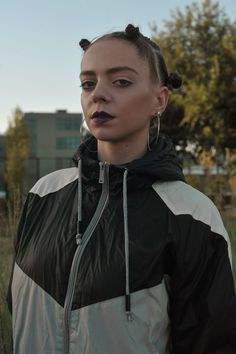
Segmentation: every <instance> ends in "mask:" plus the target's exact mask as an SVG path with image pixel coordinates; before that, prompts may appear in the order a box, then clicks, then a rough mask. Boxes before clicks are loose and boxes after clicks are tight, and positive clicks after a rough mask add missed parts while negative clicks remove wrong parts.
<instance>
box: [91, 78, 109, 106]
mask: <svg viewBox="0 0 236 354" xmlns="http://www.w3.org/2000/svg"><path fill="white" fill-rule="evenodd" d="M92 100H93V101H94V102H109V101H110V94H109V91H108V88H107V87H106V85H105V83H102V82H97V84H96V86H95V88H94V90H93V93H92Z"/></svg>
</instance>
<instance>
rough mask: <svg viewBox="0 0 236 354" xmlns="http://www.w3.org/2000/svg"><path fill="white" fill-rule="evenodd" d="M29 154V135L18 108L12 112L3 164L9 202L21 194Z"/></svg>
mask: <svg viewBox="0 0 236 354" xmlns="http://www.w3.org/2000/svg"><path fill="white" fill-rule="evenodd" d="M28 153H29V134H28V131H27V127H26V125H25V124H24V121H23V119H22V112H21V110H20V108H19V107H17V108H16V109H15V111H14V112H13V115H12V118H11V121H10V124H9V127H8V130H7V157H6V164H5V182H6V186H7V192H8V198H9V201H10V202H12V203H14V200H15V199H16V197H18V196H19V195H20V194H21V191H22V186H23V180H24V174H25V161H26V159H27V157H28Z"/></svg>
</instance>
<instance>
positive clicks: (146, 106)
mask: <svg viewBox="0 0 236 354" xmlns="http://www.w3.org/2000/svg"><path fill="white" fill-rule="evenodd" d="M80 78H81V85H82V94H81V104H82V108H83V112H84V116H85V120H86V123H87V125H88V127H89V130H90V131H91V133H92V134H93V135H94V136H95V137H96V138H97V139H98V140H101V141H109V142H113V143H114V142H122V141H123V142H125V141H131V140H132V141H133V142H135V141H136V142H137V143H139V142H140V141H141V140H140V139H145V141H146V139H147V134H148V129H149V125H150V121H151V117H152V116H153V115H154V114H155V113H156V112H157V111H158V110H162V109H163V108H165V107H162V106H163V102H162V101H163V100H162V95H163V92H162V91H163V88H162V87H159V85H154V84H153V83H152V82H151V80H150V69H149V64H148V62H147V60H145V59H142V58H140V56H139V55H138V52H137V49H136V48H135V46H134V45H133V44H132V43H129V42H126V41H124V40H120V39H104V40H98V41H97V42H96V43H94V44H93V45H92V46H91V47H90V48H88V49H87V51H86V52H85V54H84V57H83V60H82V63H81V74H80ZM164 89H166V88H164ZM166 95H167V94H166V93H165V96H166ZM166 103H167V102H165V104H166Z"/></svg>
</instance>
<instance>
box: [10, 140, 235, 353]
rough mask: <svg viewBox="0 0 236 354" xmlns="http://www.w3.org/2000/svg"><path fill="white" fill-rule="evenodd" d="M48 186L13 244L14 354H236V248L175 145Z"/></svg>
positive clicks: (77, 172)
mask: <svg viewBox="0 0 236 354" xmlns="http://www.w3.org/2000/svg"><path fill="white" fill-rule="evenodd" d="M95 151H96V141H95V139H94V138H90V139H89V140H87V141H86V142H85V143H84V144H82V145H81V146H80V149H79V151H78V153H77V154H76V156H75V164H76V166H75V167H73V168H68V169H64V170H60V171H56V172H53V173H51V174H49V175H47V176H46V177H43V178H42V179H40V180H39V181H38V182H37V183H36V185H35V186H34V187H33V188H32V189H31V191H30V192H29V195H28V197H27V200H26V203H25V206H24V210H23V214H22V218H21V221H20V225H19V229H18V234H17V238H16V242H15V259H14V267H13V272H12V279H11V282H10V291H9V298H8V301H9V307H10V308H11V307H12V314H13V317H12V319H13V340H14V353H16V354H46V353H55V354H62V353H63V354H69V353H70V354H151V353H152V354H170V353H172V354H213V353H214V354H235V353H236V301H235V292H234V285H233V278H232V270H231V265H230V262H231V259H230V257H231V256H230V254H231V253H230V243H229V239H228V236H227V233H226V231H225V228H224V226H223V223H222V221H221V217H220V215H219V213H218V211H217V209H216V208H215V206H214V205H213V204H212V202H211V201H210V200H209V199H208V198H207V197H206V196H204V195H203V194H201V193H200V192H198V191H197V190H195V189H194V188H192V187H190V186H189V185H188V184H186V183H185V181H184V177H183V175H182V172H181V168H180V167H179V165H178V162H177V159H176V155H175V152H174V150H173V147H172V144H171V143H170V141H169V140H168V139H166V138H160V139H159V141H158V144H157V145H155V146H153V148H152V151H150V152H148V153H147V154H146V155H145V156H144V157H143V158H142V159H139V160H135V161H133V162H131V163H129V164H126V165H123V166H112V165H109V164H107V163H105V162H99V161H98V160H97V154H96V152H95Z"/></svg>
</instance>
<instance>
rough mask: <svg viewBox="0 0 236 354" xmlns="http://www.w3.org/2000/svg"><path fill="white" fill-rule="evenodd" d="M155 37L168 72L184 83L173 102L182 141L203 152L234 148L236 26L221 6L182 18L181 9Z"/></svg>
mask: <svg viewBox="0 0 236 354" xmlns="http://www.w3.org/2000/svg"><path fill="white" fill-rule="evenodd" d="M152 31H153V39H154V40H155V41H156V42H157V43H158V44H159V45H160V47H161V49H162V53H163V55H164V57H165V59H166V62H167V66H168V68H169V70H170V71H177V72H179V73H180V74H181V75H182V77H183V79H184V85H183V89H182V91H181V92H180V93H179V94H177V93H176V94H173V95H172V97H171V100H172V106H173V107H174V108H175V109H174V110H176V112H177V117H176V124H175V125H174V126H175V127H176V125H177V124H179V129H181V130H182V134H183V135H182V140H185V141H186V140H188V141H194V142H197V143H198V144H199V145H201V146H205V145H207V146H215V147H225V146H229V147H230V146H232V145H234V146H235V145H236V124H235V118H234V117H235V115H236V81H235V77H236V65H235V64H236V24H235V23H231V22H230V20H229V19H228V18H227V17H226V15H225V13H224V12H223V10H221V9H220V8H219V4H218V3H217V2H213V1H212V0H204V1H203V2H201V3H198V2H194V3H192V4H191V5H190V6H187V7H186V8H185V11H184V12H181V11H180V10H178V9H177V10H176V11H174V12H172V16H171V20H168V21H165V29H164V30H163V31H161V32H159V31H158V30H157V27H156V26H152ZM173 107H172V115H173ZM180 110H182V112H183V113H182V116H181V118H180V117H179V111H180ZM167 113H168V112H167ZM167 118H168V117H167ZM167 123H169V122H168V119H167ZM163 124H164V125H165V120H164V119H163ZM180 127H181V128H180ZM166 129H168V127H166ZM173 133H175V132H173ZM178 139H179V138H178ZM179 140H181V139H179Z"/></svg>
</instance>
